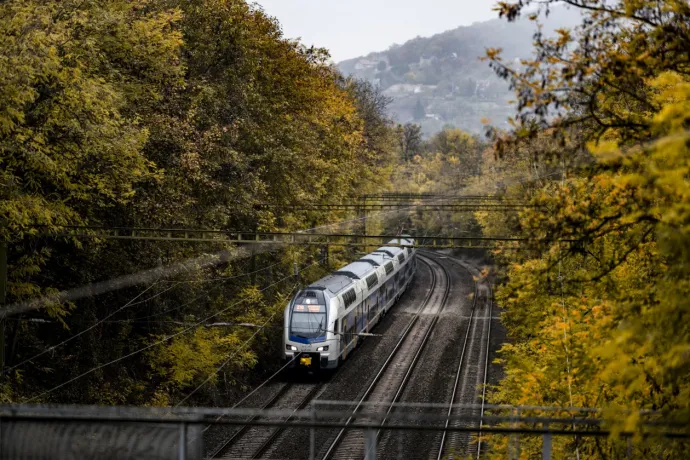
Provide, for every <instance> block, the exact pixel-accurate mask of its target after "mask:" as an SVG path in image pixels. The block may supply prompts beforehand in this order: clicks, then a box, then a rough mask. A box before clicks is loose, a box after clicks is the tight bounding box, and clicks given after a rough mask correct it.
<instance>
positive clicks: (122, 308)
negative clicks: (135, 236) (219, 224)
mask: <svg viewBox="0 0 690 460" xmlns="http://www.w3.org/2000/svg"><path fill="white" fill-rule="evenodd" d="M280 264H281V262H276V263H275V264H272V265H269V266H267V267H263V268H261V269H259V270H254V271H252V272H245V273H240V274H237V275H233V276H230V277H218V278H211V279H206V280H199V281H198V282H202V283H203V282H211V281H218V280H221V281H227V280H230V279H237V278H241V277H244V276H250V275H253V274H256V273H259V272H261V271H265V270H268V269H270V268H272V267H275V266H276V265H280ZM164 282H170V283H173V284H172V285H171V286H169V287H167V288H166V289H164V290H162V291H160V292H158V293H156V294H154V295H152V296H151V297H148V298H146V299H144V300H140V301H137V302H134V300H136V299H138V298H139V297H140V296H142V295H143V294H144V293H146V292H148V291H149V290H150V289H152V288H153V287H154V286H156V285H158V284H160V283H164ZM190 282H197V280H183V281H173V280H160V279H159V280H157V281H155V282H154V283H153V284H151V285H150V286H149V287H147V288H146V289H144V290H143V291H142V292H141V293H139V294H137V295H136V296H135V297H134V298H133V299H132V300H130V301H129V302H127V303H126V304H124V305H123V306H122V307H120V308H118V309H117V310H115V311H114V312H112V313H110V314H108V315H107V316H105V317H103V318H102V319H100V320H98V321H96V322H95V323H94V324H92V325H91V326H90V327H88V328H86V329H84V330H83V331H80V332H79V333H76V334H74V335H72V336H70V337H68V338H67V339H65V340H63V341H62V342H60V343H58V344H55V345H51V346H50V347H48V348H46V349H45V350H43V351H41V352H40V353H37V354H35V355H34V356H32V357H30V358H27V359H25V360H23V361H22V362H20V363H18V364H15V365H14V366H11V367H8V368H6V369H3V371H2V372H0V375H3V374H6V373H9V372H11V371H12V370H14V369H17V368H19V367H21V366H23V365H24V364H26V363H28V362H31V361H33V360H34V359H36V358H39V357H40V356H43V355H44V354H46V353H48V352H51V351H53V350H55V349H57V348H59V347H61V346H62V345H65V344H67V343H69V342H71V341H72V340H74V339H76V338H78V337H80V336H81V335H83V334H85V333H87V332H89V331H91V330H93V329H94V328H95V327H97V326H99V325H100V324H104V323H108V324H110V323H136V322H138V321H139V322H140V321H142V320H146V319H150V318H155V317H158V316H161V315H164V314H166V313H170V312H173V311H177V310H179V309H181V308H184V307H186V306H188V305H190V304H192V303H194V302H196V301H197V300H199V299H201V298H202V297H203V296H204V295H207V294H208V292H204V293H203V294H201V295H199V296H196V297H194V298H193V299H192V300H190V301H189V302H186V303H184V304H182V305H178V306H176V307H174V308H171V309H168V310H165V311H163V312H159V313H155V314H152V315H148V316H144V317H140V318H136V319H125V320H117V321H109V318H112V317H113V316H115V315H116V314H117V313H119V312H121V311H123V310H125V309H127V308H131V307H133V306H135V305H140V304H142V303H146V302H148V301H150V300H152V299H154V298H156V297H159V296H161V295H162V294H164V293H166V292H168V291H170V290H171V289H173V288H175V287H177V286H179V285H181V284H186V283H190ZM218 287H219V285H217V286H215V287H213V288H212V289H213V290H215V289H218ZM182 325H185V324H182Z"/></svg>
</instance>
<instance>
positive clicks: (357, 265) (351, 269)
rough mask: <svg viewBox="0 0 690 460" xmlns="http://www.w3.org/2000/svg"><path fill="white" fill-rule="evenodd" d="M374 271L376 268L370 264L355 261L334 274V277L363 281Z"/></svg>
mask: <svg viewBox="0 0 690 460" xmlns="http://www.w3.org/2000/svg"><path fill="white" fill-rule="evenodd" d="M374 270H376V267H374V266H373V265H372V264H370V263H368V262H362V261H359V260H356V261H354V262H352V263H351V264H348V265H346V266H344V267H343V268H341V269H340V270H338V271H337V272H335V273H334V275H338V274H341V275H345V276H349V277H350V278H354V279H363V278H364V277H366V276H367V275H368V274H370V273H371V272H373V271H374Z"/></svg>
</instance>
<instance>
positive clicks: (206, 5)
mask: <svg viewBox="0 0 690 460" xmlns="http://www.w3.org/2000/svg"><path fill="white" fill-rule="evenodd" d="M0 47H1V48H2V50H3V59H0V77H2V81H3V83H4V84H3V85H2V87H1V88H0V103H1V104H0V107H1V108H0V164H2V168H0V180H1V182H2V184H3V188H2V192H0V193H2V200H1V201H0V218H1V219H2V220H1V225H0V237H2V238H3V239H4V240H6V241H8V242H9V248H10V255H9V261H10V285H9V286H10V288H9V296H8V302H10V303H12V302H15V301H18V300H22V299H26V298H32V297H36V296H38V295H40V294H41V293H54V292H56V291H58V290H63V289H69V288H71V287H75V286H81V285H84V284H88V283H92V282H96V281H101V280H106V279H111V278H115V277H118V276H121V275H124V274H131V273H136V272H138V271H140V270H146V269H150V268H152V267H156V266H159V265H167V264H172V263H175V262H178V261H181V260H186V259H188V258H191V257H196V256H199V255H200V252H202V253H214V252H216V251H219V250H222V249H227V248H226V245H223V244H220V243H215V244H211V243H209V244H208V245H204V246H199V245H197V244H184V243H179V242H177V243H171V242H149V241H136V242H121V241H120V242H118V241H99V240H96V239H93V240H88V239H87V240H84V239H80V240H75V239H69V238H66V237H62V236H60V229H61V226H64V225H81V224H90V225H93V224H100V225H104V226H136V227H167V228H175V227H176V228H184V227H206V228H217V229H225V230H228V229H243V230H254V229H258V230H280V229H284V230H291V229H299V228H305V227H310V226H315V225H318V224H319V223H323V222H328V221H333V220H338V219H341V218H343V217H345V216H343V215H339V214H336V213H328V212H316V211H308V212H287V211H284V210H280V209H275V210H269V211H267V210H264V209H261V208H258V207H256V206H255V205H256V204H258V203H275V204H287V203H290V204H292V203H296V204H300V203H302V204H307V203H319V202H335V201H340V200H344V199H347V198H348V197H352V196H354V195H359V194H363V193H367V192H369V191H373V190H376V189H378V188H380V187H386V186H388V175H389V173H390V171H391V166H392V163H393V162H394V160H395V158H394V153H395V149H394V143H395V140H394V139H395V138H394V133H393V130H392V128H391V126H390V121H389V120H388V119H387V117H386V116H385V106H386V104H387V100H386V98H384V97H383V96H382V95H381V94H380V93H378V91H377V90H376V89H375V88H373V87H372V86H371V85H367V84H365V83H362V82H359V81H356V80H353V79H344V78H343V77H342V76H341V75H339V74H338V73H337V71H335V70H334V69H333V68H332V67H331V66H330V65H329V64H328V54H327V52H326V51H325V50H322V49H316V48H305V47H303V46H301V45H299V44H298V43H296V42H294V41H291V40H286V39H285V38H283V36H282V33H281V31H280V26H279V24H278V23H277V22H276V21H275V20H274V19H272V18H270V17H268V16H266V15H265V14H264V13H263V12H262V11H261V10H260V9H257V8H255V7H254V6H250V5H248V4H247V3H246V2H245V1H243V0H193V1H180V0H142V1H138V2H129V1H124V0H106V1H92V0H87V1H81V0H79V1H78V0H67V1H57V0H51V1H38V0H36V1H19V0H12V1H7V2H2V4H0ZM317 257H319V255H318V254H317V253H316V251H308V250H304V251H297V250H294V249H285V250H280V251H277V252H276V253H256V254H254V255H253V256H252V257H250V258H249V259H247V260H237V261H233V262H231V263H227V264H223V265H220V266H217V267H213V268H209V269H205V270H200V271H197V272H194V273H188V274H186V275H184V276H180V277H178V278H176V279H162V280H159V281H158V282H156V283H154V284H153V285H152V286H150V288H151V290H150V291H147V292H146V293H145V294H144V295H143V296H142V297H141V298H138V299H137V300H136V301H135V303H134V304H132V305H131V306H129V307H127V308H122V307H123V305H125V304H127V302H129V301H130V300H131V299H132V298H133V297H135V296H136V295H137V294H139V293H141V290H142V289H143V287H142V286H137V287H136V288H132V289H125V290H122V291H116V292H112V293H109V294H105V295H102V296H99V297H96V298H87V299H82V300H79V301H77V302H76V303H75V304H73V305H54V306H51V308H50V309H47V310H44V311H41V312H38V313H36V314H34V315H33V317H32V319H41V320H46V321H47V322H46V323H37V322H32V321H28V319H29V318H27V317H21V318H18V319H17V321H13V322H11V323H8V327H7V336H6V339H7V340H6V343H7V344H8V345H7V348H6V358H7V364H8V366H10V367H11V366H14V365H17V364H19V363H20V362H22V361H23V360H25V359H27V358H29V357H31V356H33V355H35V354H37V353H39V352H41V351H43V350H45V349H46V348H48V347H51V346H53V345H55V344H58V343H60V342H61V341H63V340H65V339H68V338H70V337H72V336H73V334H75V333H79V332H82V331H85V330H86V329H88V328H90V327H91V326H93V325H94V324H95V323H96V322H97V321H99V320H100V319H103V318H105V317H108V320H107V321H105V322H103V323H101V324H99V325H98V327H95V328H93V329H89V331H88V332H86V333H84V334H83V335H80V336H79V337H78V338H76V339H75V340H73V341H71V342H70V343H69V344H67V345H65V346H61V347H58V348H56V349H54V350H53V351H51V353H48V354H44V355H42V356H40V357H38V358H36V359H35V360H33V361H31V362H30V363H26V364H24V365H22V366H21V367H20V368H18V369H16V370H14V371H12V372H11V373H9V374H8V375H5V376H3V377H1V378H0V385H2V386H1V387H0V388H2V390H0V392H1V394H2V395H3V397H4V398H5V399H12V400H21V399H24V398H27V397H31V396H34V395H36V394H41V393H42V392H43V391H44V390H46V389H49V388H51V387H53V386H54V385H55V384H58V383H60V382H64V381H66V380H69V379H70V378H71V377H73V376H74V375H78V374H81V373H83V372H84V371H86V370H89V369H92V368H94V367H95V366H98V365H99V364H102V363H105V362H110V361H113V360H117V359H120V358H122V357H124V356H127V355H129V354H130V353H133V352H135V351H137V350H139V349H140V348H141V347H143V346H146V345H149V344H151V343H155V341H156V339H157V338H161V337H168V336H170V335H172V334H175V333H177V332H179V331H180V330H181V329H182V328H184V327H185V326H184V325H185V324H186V325H188V324H190V323H191V324H194V323H195V322H198V321H201V320H203V319H204V318H209V317H211V318H213V319H212V321H218V322H226V323H237V322H247V323H253V324H262V323H263V322H265V321H266V320H268V319H269V318H273V319H272V320H271V322H270V323H269V325H268V327H267V328H266V329H265V330H263V329H262V330H261V331H260V333H259V334H257V335H256V337H254V338H253V339H252V340H251V341H250V342H248V343H247V345H246V348H242V347H241V346H240V344H241V343H244V342H245V341H247V340H248V339H249V338H250V337H251V335H252V334H253V333H254V332H255V330H253V329H251V328H232V327H224V328H221V327H211V326H208V325H205V326H204V327H200V328H194V329H193V330H191V331H190V332H189V333H183V334H180V335H178V336H176V337H175V338H174V339H172V340H171V341H170V342H169V343H168V344H166V345H165V346H156V347H153V348H151V349H150V350H148V352H147V353H141V354H135V355H133V356H132V357H130V358H127V359H125V360H123V361H121V362H117V364H113V365H110V366H106V367H104V368H103V369H102V370H99V371H98V372H94V373H92V374H89V375H88V376H87V377H85V378H83V379H80V380H79V381H77V382H74V384H71V385H68V386H66V387H65V388H63V389H61V390H60V391H57V392H55V393H51V394H49V395H47V396H46V398H44V399H45V400H48V401H62V402H81V403H108V404H111V403H120V404H155V405H165V404H171V403H174V402H176V401H179V399H180V397H181V395H182V394H184V393H185V392H186V391H189V389H190V388H192V387H194V386H195V385H198V384H199V383H201V382H204V381H205V380H206V379H207V378H208V377H209V376H212V375H215V374H214V372H215V369H217V367H218V366H219V365H220V363H222V362H224V361H225V360H227V359H228V358H229V357H230V356H232V353H235V352H237V355H236V356H234V357H233V358H232V359H231V361H230V362H229V363H228V365H227V367H226V368H225V369H224V373H223V374H221V376H220V377H221V378H220V379H218V380H217V379H216V377H212V379H211V381H210V385H207V386H204V387H203V388H202V389H201V391H199V392H198V393H197V394H195V399H194V401H193V402H196V403H208V402H210V401H211V399H210V398H212V397H213V396H214V395H216V394H217V390H218V389H219V388H222V389H223V390H225V393H226V394H231V393H232V392H233V391H237V390H236V387H237V386H238V385H237V383H238V382H244V383H243V384H246V383H247V381H250V380H251V379H252V378H260V377H261V375H262V373H263V372H269V371H271V370H272V369H274V367H275V364H276V363H277V361H276V360H275V355H274V354H273V351H274V350H275V349H277V346H278V344H277V343H275V342H272V341H271V340H272V339H271V337H275V336H276V334H270V333H269V332H270V331H271V330H272V328H274V327H275V325H276V324H279V322H280V316H281V315H280V314H279V313H278V314H276V312H280V311H281V310H282V306H283V305H284V303H285V301H286V300H285V299H286V297H285V296H286V295H287V293H289V292H291V290H292V289H294V287H295V286H294V281H293V280H291V279H290V274H291V272H292V264H293V262H294V261H299V262H300V263H305V261H306V262H307V263H312V262H316V258H317ZM268 266H270V268H269V269H266V270H263V271H258V270H259V269H261V268H265V267H268ZM323 270H324V268H320V267H319V265H318V264H315V265H313V266H312V267H310V268H309V270H308V272H306V273H305V276H304V279H303V281H304V282H306V281H308V280H309V277H310V276H317V275H319V274H322V273H323ZM245 272H251V274H249V275H246V276H245V275H243V273H245ZM283 278H287V279H286V281H284V282H280V283H278V281H279V280H281V279H283ZM276 283H277V284H276ZM269 285H271V286H272V287H271V288H270V289H268V290H266V291H264V292H261V293H259V292H258V288H257V286H269ZM110 315H112V316H110ZM214 315H215V316H214ZM273 315H275V316H273ZM15 371H23V372H24V373H23V374H22V373H21V372H20V373H17V372H15ZM5 388H11V391H6V390H5ZM96 389H98V390H96Z"/></svg>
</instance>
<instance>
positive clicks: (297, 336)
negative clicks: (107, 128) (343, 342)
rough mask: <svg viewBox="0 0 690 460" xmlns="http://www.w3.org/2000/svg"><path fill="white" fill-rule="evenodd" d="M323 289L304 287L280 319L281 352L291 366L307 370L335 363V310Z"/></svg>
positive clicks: (336, 362) (336, 360) (322, 368)
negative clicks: (281, 323)
mask: <svg viewBox="0 0 690 460" xmlns="http://www.w3.org/2000/svg"><path fill="white" fill-rule="evenodd" d="M331 303H332V302H331V298H330V296H329V294H328V292H326V291H325V290H318V289H312V288H306V289H304V290H302V291H300V292H299V293H298V294H297V296H295V298H294V299H293V300H292V301H291V302H290V303H289V304H288V305H287V307H286V309H285V315H284V322H283V354H284V359H285V362H286V363H287V364H288V367H290V368H298V369H303V370H307V371H319V370H324V369H335V368H336V367H338V341H337V340H336V336H335V334H334V324H333V323H334V322H335V319H336V317H337V311H336V310H335V309H333V308H331Z"/></svg>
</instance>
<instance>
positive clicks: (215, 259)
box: [0, 205, 415, 317]
mask: <svg viewBox="0 0 690 460" xmlns="http://www.w3.org/2000/svg"><path fill="white" fill-rule="evenodd" d="M414 207H415V205H411V206H409V207H405V208H401V209H394V210H390V211H378V212H374V213H371V214H369V215H366V216H363V217H357V218H354V219H350V220H345V221H338V222H332V223H327V224H322V225H319V226H316V227H311V228H308V229H304V230H301V231H302V232H309V231H313V230H316V229H320V228H327V227H332V226H334V225H345V224H348V223H351V222H356V221H360V220H365V219H369V218H371V217H374V215H376V216H380V215H384V214H390V213H393V212H395V213H399V212H404V211H405V210H409V209H410V208H414ZM209 242H218V243H222V242H223V241H222V240H217V241H216V240H209ZM266 251H268V249H266ZM248 255H250V254H249V251H247V250H246V249H244V248H233V249H229V250H223V251H220V252H217V253H215V254H205V255H202V256H199V257H194V258H190V259H187V260H184V261H181V262H178V263H175V264H172V265H170V266H168V267H158V268H154V269H149V270H143V271H141V272H138V273H134V274H130V275H124V276H120V277H117V278H113V279H110V280H105V281H102V282H98V283H92V284H88V285H85V286H81V287H78V288H74V289H70V290H67V291H62V292H59V293H57V294H55V295H48V296H44V297H40V298H37V299H32V300H28V301H22V302H17V303H14V304H11V305H7V306H5V307H3V308H0V317H7V316H9V315H16V314H20V313H26V312H29V311H33V310H38V309H41V308H43V307H45V306H46V305H48V304H49V303H54V302H59V303H61V302H67V301H75V300H79V299H81V298H84V297H90V296H95V295H100V294H104V293H106V292H111V291H115V290H119V289H123V288H126V287H129V286H133V285H136V284H143V283H149V282H151V281H152V280H157V279H160V278H161V277H164V276H175V275H177V274H180V273H183V272H189V271H191V270H199V269H203V268H207V267H211V266H216V265H219V264H221V263H224V262H228V261H230V260H234V259H236V258H239V257H244V256H248Z"/></svg>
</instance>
